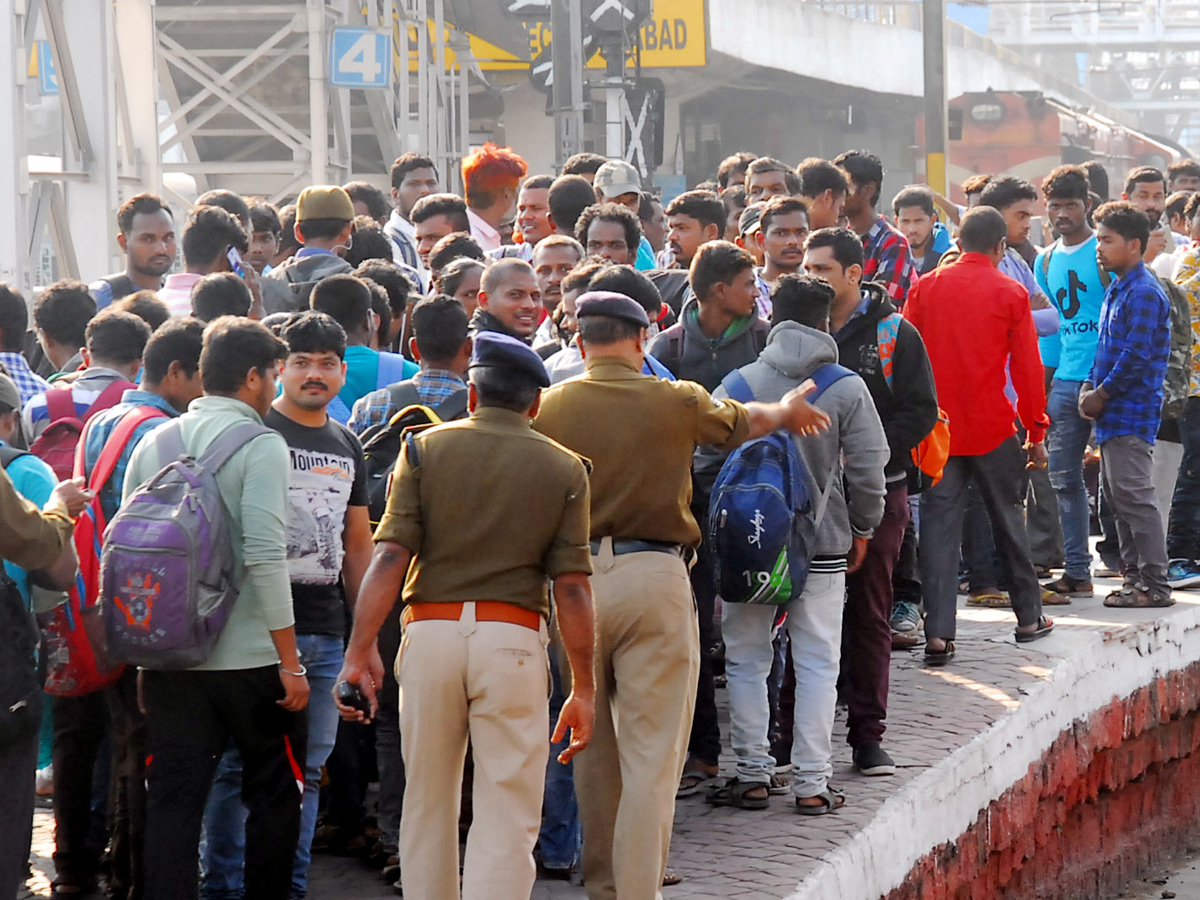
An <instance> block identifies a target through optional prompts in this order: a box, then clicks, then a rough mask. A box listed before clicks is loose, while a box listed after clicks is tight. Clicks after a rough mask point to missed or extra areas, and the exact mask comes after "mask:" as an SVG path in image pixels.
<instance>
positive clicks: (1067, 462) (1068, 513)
mask: <svg viewBox="0 0 1200 900" xmlns="http://www.w3.org/2000/svg"><path fill="white" fill-rule="evenodd" d="M1081 384H1082V382H1079V381H1063V380H1061V379H1058V378H1055V379H1054V381H1053V382H1051V384H1050V396H1049V398H1048V399H1047V401H1046V412H1047V413H1048V414H1049V416H1050V421H1051V423H1052V424H1051V425H1050V431H1049V432H1048V433H1047V434H1046V452H1047V453H1048V454H1049V456H1050V468H1049V472H1050V484H1051V485H1052V486H1053V488H1054V493H1055V494H1056V495H1057V496H1058V516H1059V520H1060V521H1061V522H1062V532H1063V546H1064V548H1065V550H1066V567H1065V571H1066V574H1067V577H1069V578H1073V579H1075V580H1076V581H1090V580H1091V577H1092V552H1091V550H1090V549H1089V548H1088V533H1089V530H1090V526H1091V508H1090V507H1089V505H1088V495H1087V486H1086V485H1085V484H1084V481H1083V454H1084V451H1085V450H1087V444H1088V440H1089V439H1090V438H1091V436H1092V423H1091V422H1089V421H1088V420H1087V419H1084V418H1082V417H1081V416H1080V415H1079V409H1078V402H1079V388H1080V386H1081Z"/></svg>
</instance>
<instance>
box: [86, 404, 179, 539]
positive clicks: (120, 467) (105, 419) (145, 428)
mask: <svg viewBox="0 0 1200 900" xmlns="http://www.w3.org/2000/svg"><path fill="white" fill-rule="evenodd" d="M139 406H153V407H154V408H155V409H158V410H161V411H162V413H163V415H164V416H166V418H159V417H156V418H153V419H150V420H148V421H146V422H143V423H142V424H141V425H139V426H138V427H137V428H135V429H134V431H133V434H132V435H131V436H130V438H129V443H128V444H126V445H125V449H124V450H123V451H122V452H121V457H120V459H118V460H117V467H116V468H115V469H113V474H112V478H110V479H108V483H107V484H106V485H104V487H103V488H101V489H100V509H101V510H103V512H104V520H105V521H106V522H111V521H112V517H113V516H115V515H116V514H117V510H118V509H120V508H121V491H122V489H123V487H124V485H125V468H126V467H127V466H128V465H129V459H130V457H132V456H133V451H134V448H136V447H137V445H138V444H139V443H141V440H142V438H144V437H145V436H146V435H148V434H149V433H150V432H151V431H153V430H154V429H155V428H157V427H158V426H159V425H163V424H165V423H166V422H168V421H169V420H170V419H173V418H175V417H176V416H178V415H179V411H178V410H176V409H175V407H173V406H171V404H170V403H168V402H167V401H166V400H164V399H163V398H162V397H160V396H158V394H152V393H150V392H149V391H126V392H125V393H124V394H122V395H121V402H120V403H118V404H117V405H116V406H113V407H111V408H109V409H106V410H104V411H103V412H99V413H96V415H95V416H93V417H92V420H91V421H90V422H89V423H88V430H87V443H86V444H85V445H84V448H83V466H84V471H85V472H86V473H87V475H88V477H89V478H91V475H92V470H93V469H95V468H96V463H98V462H99V461H100V454H101V453H102V452H103V451H104V445H105V444H106V443H108V439H109V437H110V436H111V435H112V433H113V430H114V429H115V428H116V427H117V425H118V423H120V421H121V419H123V418H124V417H125V414H126V413H130V412H133V411H134V410H135V409H137V408H138V407H139Z"/></svg>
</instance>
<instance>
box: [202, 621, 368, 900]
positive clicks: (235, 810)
mask: <svg viewBox="0 0 1200 900" xmlns="http://www.w3.org/2000/svg"><path fill="white" fill-rule="evenodd" d="M296 647H297V649H298V650H299V651H300V659H301V661H302V662H303V663H304V667H305V668H306V669H308V685H309V688H310V693H309V695H308V729H309V731H308V760H307V765H306V766H305V769H304V803H303V806H302V808H301V812H300V841H299V843H298V844H297V846H296V861H295V865H294V867H293V869H292V897H293V898H299V897H303V896H305V894H306V892H307V890H308V865H309V862H310V861H311V860H312V838H313V831H314V830H315V829H316V825H317V801H318V799H319V798H320V788H321V767H322V766H323V765H324V764H325V760H326V758H328V756H329V752H330V751H331V750H332V749H333V741H334V738H335V737H336V735H337V723H338V720H339V718H338V712H337V707H336V706H335V705H334V702H333V685H334V682H336V681H337V676H338V673H339V672H340V671H341V670H342V659H343V656H344V650H343V642H342V639H341V638H340V637H337V636H335V635H330V634H298V635H296ZM241 794H242V758H241V755H240V754H239V753H238V751H237V750H236V749H235V748H234V747H232V746H230V748H229V749H228V750H226V751H225V755H224V756H223V757H221V763H220V765H219V766H218V767H217V775H216V777H215V778H214V779H213V784H212V789H211V790H210V791H209V794H208V805H207V806H206V807H205V810H204V839H203V841H202V842H201V845H200V868H201V882H200V897H201V900H242V898H243V897H245V889H244V878H243V875H244V872H243V867H244V860H245V853H246V808H245V807H244V806H243V805H242V801H241Z"/></svg>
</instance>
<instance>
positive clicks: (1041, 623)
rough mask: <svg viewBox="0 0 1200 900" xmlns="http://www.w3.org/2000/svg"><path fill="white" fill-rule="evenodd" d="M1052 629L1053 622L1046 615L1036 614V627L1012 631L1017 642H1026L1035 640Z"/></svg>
mask: <svg viewBox="0 0 1200 900" xmlns="http://www.w3.org/2000/svg"><path fill="white" fill-rule="evenodd" d="M1053 630H1054V622H1053V621H1051V620H1050V619H1048V618H1047V617H1046V616H1038V620H1037V628H1036V629H1034V630H1033V631H1020V630H1017V631H1014V632H1013V635H1014V636H1015V637H1016V639H1017V643H1018V644H1028V643H1029V642H1030V641H1036V640H1037V639H1038V638H1043V637H1045V636H1046V635H1048V634H1049V633H1050V632H1051V631H1053Z"/></svg>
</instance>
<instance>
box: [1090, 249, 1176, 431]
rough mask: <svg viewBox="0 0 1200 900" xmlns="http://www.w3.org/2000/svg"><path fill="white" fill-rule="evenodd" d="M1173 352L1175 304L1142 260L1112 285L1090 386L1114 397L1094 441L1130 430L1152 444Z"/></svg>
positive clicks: (1098, 423)
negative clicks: (1172, 305) (1172, 329)
mask: <svg viewBox="0 0 1200 900" xmlns="http://www.w3.org/2000/svg"><path fill="white" fill-rule="evenodd" d="M1170 352H1171V305H1170V303H1169V302H1168V300H1167V295H1166V292H1165V291H1163V289H1162V285H1160V284H1159V283H1158V279H1157V278H1155V277H1154V274H1153V273H1152V272H1151V271H1150V270H1149V269H1147V268H1146V266H1145V265H1144V264H1142V263H1138V264H1137V266H1135V267H1134V268H1132V269H1130V270H1129V271H1128V272H1127V273H1125V275H1123V276H1122V277H1121V278H1119V279H1118V280H1116V281H1114V282H1113V283H1112V284H1110V285H1109V286H1108V291H1107V292H1106V293H1105V295H1104V304H1103V306H1101V308H1100V338H1099V341H1098V342H1097V344H1096V358H1095V361H1094V362H1093V363H1092V377H1091V379H1090V380H1091V382H1092V384H1093V385H1094V386H1095V387H1097V388H1100V387H1103V388H1104V390H1105V391H1106V392H1107V393H1108V394H1109V396H1110V397H1111V399H1110V400H1109V401H1108V403H1107V404H1105V406H1104V411H1103V412H1101V413H1100V415H1099V417H1097V419H1096V440H1097V442H1099V443H1100V444H1103V443H1104V442H1105V441H1107V440H1108V439H1109V438H1114V437H1119V436H1121V435H1125V434H1132V435H1134V436H1135V437H1139V438H1141V439H1142V440H1144V441H1146V442H1147V443H1149V444H1153V443H1154V436H1155V434H1156V433H1157V432H1158V423H1159V419H1160V417H1161V415H1162V403H1163V379H1165V378H1166V377H1167V357H1168V356H1169V355H1170Z"/></svg>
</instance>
